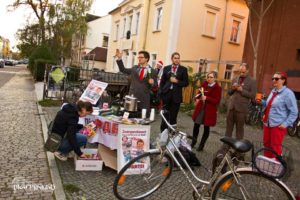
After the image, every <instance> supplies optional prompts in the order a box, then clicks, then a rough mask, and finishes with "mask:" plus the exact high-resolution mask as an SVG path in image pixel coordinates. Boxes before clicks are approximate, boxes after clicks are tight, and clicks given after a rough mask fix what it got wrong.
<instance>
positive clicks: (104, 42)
mask: <svg viewBox="0 0 300 200" xmlns="http://www.w3.org/2000/svg"><path fill="white" fill-rule="evenodd" d="M102 47H108V36H103V40H102Z"/></svg>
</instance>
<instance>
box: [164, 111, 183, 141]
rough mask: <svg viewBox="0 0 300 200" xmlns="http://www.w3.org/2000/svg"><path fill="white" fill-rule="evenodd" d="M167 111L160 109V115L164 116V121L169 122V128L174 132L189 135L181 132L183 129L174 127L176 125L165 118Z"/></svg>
mask: <svg viewBox="0 0 300 200" xmlns="http://www.w3.org/2000/svg"><path fill="white" fill-rule="evenodd" d="M165 112H166V111H165V110H163V109H162V110H161V111H160V113H159V114H160V116H161V117H162V119H163V120H164V122H165V123H166V124H167V126H168V128H170V129H171V130H172V131H173V132H176V133H179V134H181V135H183V136H186V137H188V135H187V134H186V133H184V132H181V131H179V130H177V129H175V128H174V125H171V124H170V123H169V122H168V120H167V119H166V118H165V116H164V113H165Z"/></svg>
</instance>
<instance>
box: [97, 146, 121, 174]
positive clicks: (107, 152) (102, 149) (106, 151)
mask: <svg viewBox="0 0 300 200" xmlns="http://www.w3.org/2000/svg"><path fill="white" fill-rule="evenodd" d="M98 149H99V153H100V156H101V158H102V160H103V161H104V163H105V166H107V167H110V168H112V169H114V170H117V169H118V166H117V151H116V150H111V149H110V148H108V147H106V146H105V145H103V144H99V145H98Z"/></svg>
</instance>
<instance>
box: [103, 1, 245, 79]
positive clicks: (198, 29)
mask: <svg viewBox="0 0 300 200" xmlns="http://www.w3.org/2000/svg"><path fill="white" fill-rule="evenodd" d="M110 14H111V15H112V28H111V30H112V32H111V38H110V41H109V48H108V57H107V67H106V70H107V71H113V72H117V71H118V68H117V66H116V63H115V58H114V54H115V50H116V49H117V48H118V49H121V50H123V52H124V53H123V61H124V63H125V65H126V66H127V67H131V66H132V65H133V64H134V63H136V61H137V53H138V51H140V50H147V51H148V52H149V53H150V56H151V57H150V65H152V66H154V65H155V63H156V61H158V60H162V61H163V62H164V63H165V64H170V62H171V59H170V57H171V54H172V53H173V52H175V51H178V52H179V53H180V54H181V60H182V64H183V65H185V66H190V67H193V71H194V72H198V71H199V68H200V67H202V70H206V71H209V70H216V71H218V72H219V79H224V78H225V79H231V77H232V74H233V71H234V69H235V67H237V66H238V65H239V63H240V62H241V60H242V54H243V49H244V41H245V35H246V29H247V20H248V8H247V6H246V5H245V3H244V1H243V0H189V1H183V0H172V1H167V0H151V1H149V0H125V1H123V2H122V3H121V4H119V7H117V8H116V9H114V10H112V11H111V12H110ZM200 59H202V60H203V61H204V65H200V62H199V61H200ZM203 66H205V69H203Z"/></svg>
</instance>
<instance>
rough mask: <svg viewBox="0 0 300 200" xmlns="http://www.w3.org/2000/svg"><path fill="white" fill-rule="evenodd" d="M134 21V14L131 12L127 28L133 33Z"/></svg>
mask: <svg viewBox="0 0 300 200" xmlns="http://www.w3.org/2000/svg"><path fill="white" fill-rule="evenodd" d="M132 23H133V15H132V14H131V15H129V16H128V28H127V31H130V33H132V31H131V30H132V25H133V24H132ZM127 31H126V33H125V34H127Z"/></svg>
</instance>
